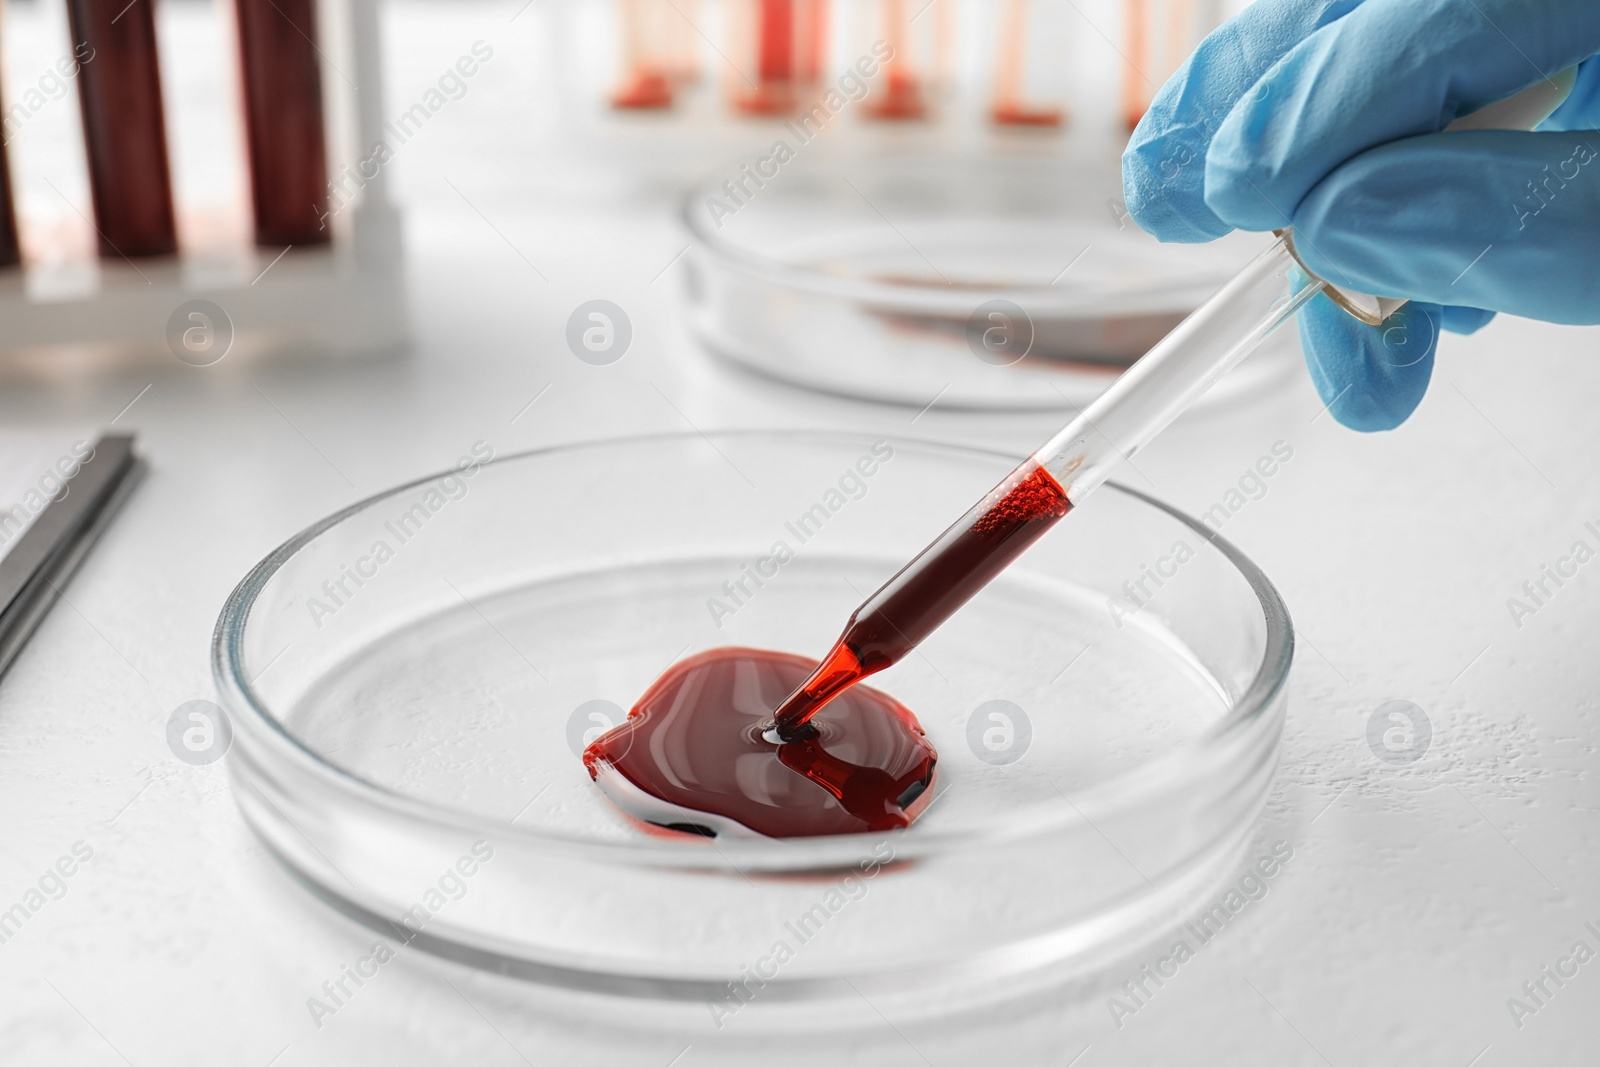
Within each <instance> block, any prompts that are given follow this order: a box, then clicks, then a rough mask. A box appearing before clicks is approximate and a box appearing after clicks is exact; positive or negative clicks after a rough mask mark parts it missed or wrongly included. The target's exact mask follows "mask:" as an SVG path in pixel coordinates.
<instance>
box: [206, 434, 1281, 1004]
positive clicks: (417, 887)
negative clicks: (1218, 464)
mask: <svg viewBox="0 0 1600 1067" xmlns="http://www.w3.org/2000/svg"><path fill="white" fill-rule="evenodd" d="M1014 462H1015V457H1010V456H1005V455H1001V454H998V453H994V452H986V451H979V450H973V449H967V448H957V447H949V446H944V445H938V444H932V443H927V442H922V441H915V440H905V439H898V438H896V439H885V438H874V437H870V436H855V435H850V434H821V433H805V434H794V433H760V432H753V433H729V434H711V435H706V436H699V435H684V436H662V437H649V438H639V439H630V440H616V441H607V442H600V443H592V444H580V445H572V446H568V447H561V448H553V449H548V450H543V451H536V452H527V453H522V454H518V455H513V456H507V457H504V458H500V459H495V460H493V461H492V462H485V463H483V464H481V465H473V466H469V467H468V469H466V470H454V471H450V472H446V473H445V474H442V475H439V476H436V477H433V478H429V479H424V480H422V481H417V482H413V483H411V484H409V485H404V486H401V487H399V488H396V489H393V490H391V491H389V492H386V493H382V494H380V495H378V496H375V497H372V498H371V499H368V500H365V501H363V502H361V503H359V504H356V505H354V506H352V507H350V508H348V509H346V510H344V511H341V512H339V513H338V514H336V515H333V516H330V517H329V518H327V519H325V520H323V521H322V522H319V523H317V524H316V525H315V526H313V527H311V528H309V529H307V530H305V531H304V532H303V533H301V534H299V535H297V536H295V537H294V538H292V539H291V540H289V541H288V542H286V543H285V544H284V545H282V546H281V547H280V548H278V549H277V550H276V551H274V552H273V553H272V554H271V555H269V556H268V557H267V558H266V559H264V560H263V561H262V562H261V563H260V564H258V565H257V566H256V567H255V568H254V569H253V570H252V571H251V572H250V573H249V574H248V575H247V576H246V577H245V578H244V580H243V581H242V582H241V583H240V585H239V586H238V588H237V589H236V590H235V591H234V592H233V594H232V595H231V597H230V598H229V600H228V602H227V604H226V605H225V607H224V609H223V611H222V614H221V617H220V618H219V620H218V623H217V627H216V633H215V639H214V647H213V664H214V670H215V674H216V679H217V684H218V687H219V691H220V693H221V695H222V699H223V702H224V704H225V707H226V709H227V711H228V712H229V715H230V718H231V720H232V725H233V730H234V742H233V745H232V748H231V749H230V751H229V753H228V756H227V759H228V762H229V769H230V774H231V776H232V779H233V782H234V785H235V795H236V798H237V800H238V803H239V805H240V807H241V808H242V810H243V812H244V814H245V816H246V819H247V821H248V823H249V824H250V825H251V827H253V829H254V831H255V832H256V833H257V834H258V835H259V836H260V838H261V839H262V840H263V841H264V842H265V844H266V845H267V846H268V847H269V848H270V850H271V851H272V852H273V853H275V854H276V855H277V856H278V857H279V859H281V861H282V862H283V863H284V864H285V865H286V866H287V867H288V868H289V870H290V871H291V872H293V873H294V874H295V875H296V876H297V877H298V878H299V880H300V881H302V882H303V883H304V884H305V885H307V886H308V887H310V888H311V889H312V890H313V891H315V892H316V893H317V894H318V895H320V896H321V897H323V898H324V899H325V900H327V901H328V902H329V903H331V904H333V905H334V906H336V907H337V908H339V909H340V910H342V911H344V912H345V913H346V914H348V915H351V916H352V917H354V918H356V919H358V920H360V921H362V922H364V923H366V924H368V925H370V926H372V927H373V928H375V929H377V930H379V931H381V932H382V933H384V934H385V935H386V936H390V937H395V936H398V937H400V938H401V939H402V940H404V941H406V942H408V943H409V944H411V945H413V946H415V947H418V948H421V949H424V950H426V951H430V952H433V953H437V954H439V955H442V956H446V957H449V958H451V959H454V960H458V961H463V962H466V963H469V964H472V965H475V966H479V967H482V968H485V969H488V970H492V971H497V972H500V973H503V974H507V975H513V976H517V977H521V978H526V979H532V980H535V981H540V982H546V983H552V984H555V985H558V986H561V987H565V988H569V989H577V990H584V991H603V992H607V993H613V994H621V995H631V996H637V997H647V998H658V999H661V1000H668V1001H670V1000H695V1001H714V1000H716V999H717V998H719V997H726V996H727V995H728V990H729V989H730V988H731V987H729V985H728V983H729V982H738V981H749V980H751V979H750V976H751V975H757V976H759V977H760V980H761V987H762V997H763V999H764V1000H766V1001H770V1002H773V1003H781V1002H784V1001H786V1000H791V999H796V998H798V999H815V998H828V997H834V996H843V997H854V996H856V995H857V994H858V993H865V994H868V995H872V996H877V995H880V994H882V995H907V994H913V993H915V991H917V990H920V989H927V988H930V987H933V986H938V987H941V988H942V989H946V990H948V989H952V988H954V989H960V988H976V989H990V988H994V987H995V984H996V983H997V982H999V981H1000V980H1001V979H1007V980H1017V981H1024V982H1033V981H1036V980H1039V979H1042V978H1049V979H1051V980H1054V979H1056V978H1058V977H1060V976H1063V975H1072V974H1077V973H1080V972H1083V971H1084V970H1085V969H1087V968H1094V967H1097V966H1101V965H1103V963H1104V962H1106V961H1108V960H1110V959H1113V958H1118V957H1120V956H1121V955H1122V954H1123V953H1124V952H1127V951H1132V950H1135V949H1137V948H1140V947H1142V946H1143V944H1144V943H1145V939H1146V938H1149V937H1153V936H1155V935H1156V934H1159V933H1162V932H1164V931H1165V930H1166V929H1169V928H1170V927H1169V926H1168V925H1165V924H1169V923H1170V922H1172V921H1175V920H1176V919H1177V918H1178V917H1180V916H1181V915H1183V914H1184V908H1185V906H1186V905H1187V904H1189V903H1190V902H1193V901H1196V900H1200V899H1204V898H1205V895H1206V893H1207V892H1209V890H1210V889H1211V888H1212V887H1213V886H1214V885H1216V884H1220V882H1221V881H1222V880H1223V879H1224V878H1226V877H1227V876H1229V875H1231V874H1232V873H1234V871H1233V864H1234V863H1235V862H1236V860H1237V853H1238V852H1239V850H1241V849H1242V847H1243V845H1244V842H1245V841H1246V839H1247V835H1248V833H1249V831H1250V829H1251V826H1252V823H1253V820H1254V818H1255V815H1256V813H1257V811H1258V810H1259V808H1260V806H1261V804H1262V802H1263V799H1264V797H1265V795H1266V790H1267V788H1268V785H1269V783H1270V779H1271V776H1272V773H1273V769H1274V767H1275V765H1276V761H1277V755H1278V748H1279V741H1280V737H1281V731H1282V723H1283V715H1284V706H1285V705H1284V681H1285V677H1286V674H1287V671H1288V667H1289V662H1290V656H1291V648H1292V635H1291V630H1290V625H1289V619H1288V616H1287V614H1286V612H1285V609H1284V605H1283V603H1282V601H1281V600H1280V598H1279V596H1278V594H1277V592H1276V591H1275V590H1274V589H1273V587H1272V585H1271V584H1270V583H1269V582H1268V581H1267V579H1266V578H1265V577H1264V576H1263V575H1262V573H1261V572H1260V571H1259V570H1258V569H1257V568H1256V567H1255V566H1254V565H1253V564H1251V563H1250V562H1249V561H1248V560H1247V559H1246V558H1245V557H1244V556H1243V555H1241V554H1240V553H1239V552H1238V550H1236V549H1235V548H1233V547H1232V546H1231V545H1229V544H1228V543H1227V542H1226V541H1223V540H1222V539H1221V538H1218V537H1216V536H1214V535H1213V534H1212V533H1211V532H1210V531H1209V530H1208V529H1207V528H1206V527H1205V526H1204V525H1203V524H1201V523H1199V522H1197V521H1195V520H1193V519H1190V518H1187V517H1185V516H1183V515H1181V514H1179V513H1178V512H1176V511H1174V510H1172V509H1171V508H1168V507H1167V506H1165V505H1163V504H1161V503H1158V502H1157V501H1154V500H1152V499H1150V498H1148V497H1146V496H1144V495H1142V494H1140V493H1138V492H1135V491H1134V490H1131V489H1127V488H1124V487H1121V486H1117V485H1108V486H1107V487H1106V488H1105V489H1104V491H1103V492H1101V493H1099V494H1098V495H1097V496H1095V497H1094V498H1093V500H1092V501H1090V502H1089V503H1088V504H1087V505H1086V506H1084V507H1083V508H1080V509H1078V510H1077V511H1075V512H1074V513H1073V514H1072V516H1071V517H1070V519H1069V520H1068V521H1065V522H1063V523H1061V524H1060V525H1059V526H1058V527H1056V528H1055V529H1054V530H1052V531H1050V532H1049V533H1048V534H1047V535H1046V536H1045V537H1044V538H1043V539H1042V540H1041V541H1040V542H1039V543H1038V544H1037V545H1035V546H1034V547H1033V549H1032V550H1031V551H1030V552H1029V553H1028V555H1027V556H1026V557H1024V558H1023V559H1022V560H1021V561H1019V563H1017V564H1016V565H1015V566H1014V567H1013V568H1012V569H1011V570H1010V571H1008V572H1007V573H1006V574H1004V575H1002V576H1001V577H1000V578H999V579H997V580H996V581H995V582H994V583H993V584H992V585H991V586H990V587H988V588H987V589H985V590H984V591H983V592H981V593H980V594H979V595H978V596H977V597H975V598H974V599H973V600H972V601H971V602H970V603H969V604H968V606H967V607H966V608H965V609H963V610H962V611H961V612H960V613H958V614H957V615H956V616H955V617H954V618H952V619H951V620H950V621H949V622H948V623H947V624H946V625H945V627H943V628H942V629H941V630H940V631H938V632H937V633H936V634H935V635H934V636H933V637H932V638H930V639H929V640H928V641H927V642H925V644H924V645H923V646H922V647H921V649H920V650H919V651H918V653H917V654H915V655H913V656H911V657H908V659H907V660H906V661H905V662H903V663H901V664H898V665H897V666H895V667H893V668H891V669H890V670H889V671H886V672H884V673H883V674H880V675H878V676H877V677H876V678H875V679H874V681H873V682H872V684H874V685H876V686H878V687H879V688H881V689H883V690H885V691H887V692H889V693H891V694H892V695H894V696H895V697H897V698H898V699H900V700H901V701H902V702H904V703H905V704H906V705H907V706H909V707H910V708H912V709H913V710H914V711H915V712H916V713H917V714H918V715H919V717H920V718H921V721H922V723H923V725H924V726H925V727H926V729H927V731H928V734H929V737H930V738H931V739H932V740H933V742H934V743H935V744H936V745H937V747H938V749H939V751H940V754H941V760H940V764H939V770H938V781H937V783H936V786H935V788H936V789H937V790H938V794H937V796H936V799H935V800H934V801H933V803H932V805H931V806H930V807H929V808H928V809H927V811H926V812H925V814H924V815H923V816H922V817H921V818H920V819H919V820H918V821H917V822H916V823H915V824H914V825H913V826H912V827H910V828H909V829H906V830H903V831H898V832H894V833H888V834H883V835H850V836H842V837H832V838H808V839H804V840H788V841H785V840H773V839H765V838H757V839H734V838H727V839H721V840H706V839H702V838H698V837H691V836H687V835H682V834H675V833H671V832H669V831H661V830H654V829H651V828H647V827H644V826H642V825H640V824H638V823H634V822H631V821H630V820H628V819H627V818H626V817H624V816H623V815H621V814H620V813H619V812H618V811H617V810H616V809H614V808H613V807H611V806H610V804H609V803H608V802H607V801H606V800H605V799H603V797H602V796H601V795H600V793H599V791H598V790H597V789H596V788H595V787H594V785H593V784H592V783H591V782H590V781H589V779H588V775H587V773H586V772H585V771H584V769H583V767H582V765H581V762H580V760H579V758H578V755H577V752H578V749H579V748H580V746H581V745H582V743H583V740H584V734H585V733H586V732H587V731H590V730H594V729H598V728H601V727H603V726H605V725H607V724H608V723H609V722H611V721H615V720H616V719H617V718H618V717H620V715H621V714H623V711H622V709H624V708H626V707H627V706H629V704H630V703H631V702H632V700H633V699H634V698H635V697H636V696H638V695H639V694H640V693H642V692H643V690H644V689H645V688H646V686H647V685H648V684H649V683H650V682H651V681H652V680H653V679H654V678H655V677H656V676H657V675H658V674H659V673H660V672H661V671H662V670H664V669H665V668H666V667H667V666H668V665H669V664H671V663H673V662H674V661H676V660H677V659H679V658H680V657H682V656H684V655H687V654H690V653H692V652H695V651H698V650H700V649H704V648H710V647H716V646H720V645H729V644H743V645H754V646H761V647H770V648H777V649H786V650H797V651H802V652H811V653H813V654H820V652H821V651H823V650H825V649H826V648H827V647H828V645H829V644H830V642H831V641H832V639H833V638H834V637H835V636H836V635H837V632H838V630H839V629H840V627H841V626H842V624H843V622H844V620H845V618H846V616H847V615H848V614H849V612H850V611H851V610H852V609H853V608H854V606H855V605H856V603H857V602H858V600H859V599H860V598H861V596H862V595H863V594H864V593H866V592H868V591H870V589H871V587H872V586H873V585H874V584H875V583H877V582H879V581H881V580H883V579H884V578H886V577H887V576H888V575H889V574H890V573H891V572H892V571H893V570H894V569H896V568H897V567H898V566H899V565H900V564H901V563H903V562H904V561H905V560H906V559H907V558H909V556H910V555H911V554H912V553H913V552H914V551H915V550H916V549H918V548H920V547H921V546H922V545H923V544H924V543H925V542H926V541H927V540H929V539H930V538H931V537H932V536H933V535H934V534H936V533H937V532H938V531H939V530H940V529H941V528H942V527H943V526H944V525H945V524H946V523H947V522H948V521H949V520H950V518H951V516H955V515H959V514H960V513H961V512H962V511H963V509H964V508H965V507H966V506H967V505H968V504H970V502H971V501H972V500H974V499H976V498H977V497H978V496H979V494H980V493H982V492H983V491H985V490H986V489H988V488H989V487H990V486H991V485H993V484H994V483H995V482H997V481H998V480H999V478H1000V477H1001V476H1002V475H1003V474H1004V473H1006V471H1007V470H1009V468H1010V467H1011V465H1012V464H1013V463H1014ZM780 546H782V550H780ZM1125 583H1126V584H1125ZM1140 590H1144V594H1140ZM1130 591H1131V592H1132V594H1133V595H1135V596H1137V597H1138V600H1139V603H1135V602H1134V601H1133V600H1131V599H1129V595H1130ZM780 944H781V945H782V946H784V948H782V949H780V948H779V947H778V946H780ZM775 955H777V956H782V957H783V958H782V959H781V960H779V961H776V962H775V959H774V957H775Z"/></svg>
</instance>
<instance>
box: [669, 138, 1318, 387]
mask: <svg viewBox="0 0 1600 1067" xmlns="http://www.w3.org/2000/svg"><path fill="white" fill-rule="evenodd" d="M763 164H764V165H763ZM762 174H767V175H769V177H768V178H765V179H763V178H762ZM757 182H761V184H759V185H758V184H757ZM681 213H682V218H683V221H684V224H685V225H686V226H687V227H688V230H689V232H690V233H691V235H692V236H693V238H694V243H693V246H692V258H691V259H690V260H689V263H690V267H689V270H688V272H687V277H688V282H687V291H688V306H689V315H688V321H689V324H690V328H691V329H692V331H693V332H694V334H695V336H696V337H697V338H698V339H699V340H700V341H701V342H702V343H703V344H705V345H706V346H707V347H708V348H709V349H710V350H711V351H712V352H714V353H716V354H717V355H719V356H721V357H723V358H725V359H727V360H729V361H731V362H733V363H735V364H737V365H739V366H742V367H744V368H746V369H749V370H753V371H755V372H757V373H760V374H763V375H765V376H768V377H772V378H777V379H779V380H782V381H785V382H788V383H790V384H794V385H800V386H805V387H807V388H810V389H816V390H820V391H823V392H828V393H835V394H842V395H848V396H854V397H862V398H867V399H871V400H878V401H885V402H890V403H900V404H909V405H915V406H917V407H919V408H920V407H922V406H923V405H926V404H927V403H929V401H930V399H932V398H934V397H936V396H937V397H938V401H939V403H940V405H941V406H943V407H952V408H961V407H965V408H989V409H992V408H1002V409H1005V408H1010V409H1027V408H1039V409H1044V408H1063V407H1073V406H1079V405H1081V404H1083V403H1085V402H1086V401H1088V400H1091V399H1093V398H1094V397H1095V396H1096V395H1098V394H1099V393H1100V391H1101V390H1103V389H1104V388H1105V387H1106V386H1107V385H1109V384H1110V383H1111V381H1112V380H1113V379H1114V378H1115V377H1116V375H1117V374H1118V373H1119V372H1120V371H1121V370H1122V369H1123V368H1125V367H1126V366H1128V364H1130V363H1131V362H1133V360H1135V359H1137V358H1138V357H1139V356H1141V355H1143V354H1144V352H1145V351H1146V350H1148V349H1149V348H1150V346H1151V345H1153V344H1154V343H1155V342H1156V341H1158V340H1160V339H1161V338H1162V337H1163V336H1165V335H1166V334H1167V333H1168V332H1169V331H1170V330H1171V329H1172V328H1173V327H1174V326H1176V325H1177V324H1178V323H1179V322H1181V321H1182V320H1183V318H1184V316H1185V315H1187V314H1188V313H1189V312H1191V311H1193V310H1194V309H1195V308H1196V307H1197V306H1198V305H1199V304H1200V302H1201V301H1203V300H1204V299H1205V298H1206V297H1208V296H1210V295H1211V294H1212V293H1213V292H1215V291H1216V290H1217V289H1218V288H1219V287H1220V286H1221V285H1222V283H1223V282H1225V281H1226V280H1227V279H1228V278H1230V277H1232V275H1233V274H1234V273H1236V272H1237V271H1238V270H1239V268H1240V267H1242V266H1243V265H1244V264H1245V263H1247V262H1249V260H1250V259H1251V258H1252V257H1253V256H1254V255H1255V254H1256V253H1257V252H1259V251H1260V248H1259V247H1258V246H1259V245H1260V244H1261V240H1260V236H1259V235H1251V234H1233V235H1230V236H1229V237H1227V238H1224V239H1223V240H1221V241H1217V242H1213V243H1211V244H1207V245H1163V244H1161V243H1160V242H1158V241H1156V239H1155V238H1153V237H1151V236H1150V235H1148V234H1146V233H1145V232H1144V231H1142V230H1140V229H1139V228H1138V226H1136V225H1135V224H1134V223H1133V222H1132V221H1131V220H1130V219H1129V218H1128V215H1127V211H1126V209H1125V208H1124V207H1123V205H1122V201H1121V188H1120V176H1119V171H1118V170H1117V168H1116V167H1115V166H1106V165H1103V164H1101V165H1097V164H1092V163H1088V162H1082V161H1079V162H1076V163H1074V162H1069V161H1064V160H1060V159H1050V158H1033V157H1004V156H988V157H978V158H963V157H948V158H947V157H939V158H901V157H882V158H877V159H871V160H866V161H859V162H854V163H849V164H846V163H840V162H831V161H825V160H823V161H817V162H811V161H810V160H809V159H808V158H807V157H805V156H803V155H802V156H800V157H799V158H797V159H794V160H792V161H790V162H788V163H787V164H784V165H783V166H781V167H780V166H778V165H777V164H776V162H774V161H773V160H772V158H771V157H767V159H766V160H764V161H763V160H756V161H754V162H747V163H746V164H744V165H741V166H739V167H735V168H727V173H726V174H719V175H717V176H716V177H714V178H711V179H708V180H707V181H706V182H705V183H703V184H702V185H700V186H698V187H696V188H694V189H692V190H691V191H690V192H689V193H688V194H687V195H686V196H685V198H684V200H683V203H682V206H681ZM1291 349H1292V342H1290V341H1289V339H1288V334H1287V332H1286V333H1285V334H1284V335H1283V336H1282V337H1279V338H1274V339H1272V340H1271V341H1270V342H1269V344H1268V346H1267V347H1266V348H1264V349H1263V351H1262V352H1261V353H1258V354H1257V356H1256V357H1253V358H1252V360H1251V361H1249V362H1247V363H1246V364H1245V365H1244V366H1243V367H1241V368H1240V369H1239V371H1237V372H1236V373H1235V374H1233V375H1230V376H1229V378H1228V379H1227V381H1225V382H1224V383H1223V384H1222V385H1221V386H1219V387H1218V389H1217V390H1216V391H1214V393H1213V397H1214V398H1215V397H1226V396H1227V395H1228V394H1229V392H1239V391H1247V390H1252V389H1255V388H1261V387H1263V386H1264V385H1267V384H1269V383H1271V382H1276V381H1279V380H1281V378H1282V374H1281V373H1274V372H1275V371H1277V372H1281V371H1282V370H1283V369H1284V368H1285V367H1287V366H1288V365H1289V364H1290V362H1291V361H1289V360H1285V359H1283V358H1282V357H1283V355H1284V353H1285V352H1286V351H1289V350H1291Z"/></svg>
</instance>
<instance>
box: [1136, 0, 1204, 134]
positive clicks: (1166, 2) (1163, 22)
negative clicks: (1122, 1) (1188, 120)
mask: <svg viewBox="0 0 1600 1067" xmlns="http://www.w3.org/2000/svg"><path fill="white" fill-rule="evenodd" d="M1125 10H1126V21H1125V23H1124V35H1125V41H1124V52H1125V59H1126V62H1125V63H1124V65H1123V71H1122V117H1123V121H1124V122H1126V123H1127V126H1128V128H1129V129H1130V130H1131V129H1133V128H1134V127H1135V126H1137V125H1138V124H1139V120H1140V119H1142V118H1144V113H1145V111H1146V109H1148V108H1149V107H1150V101H1151V99H1152V98H1153V97H1154V96H1155V92H1156V90H1157V89H1158V88H1160V86H1161V83H1162V82H1164V81H1166V80H1167V79H1168V78H1170V77H1171V76H1172V75H1173V74H1174V73H1176V71H1177V69H1178V68H1179V67H1180V66H1182V65H1183V61H1184V60H1185V59H1186V58H1188V55H1189V53H1190V52H1192V51H1193V50H1194V48H1195V46H1196V45H1198V44H1199V43H1200V40H1201V39H1202V38H1203V37H1205V35H1206V34H1208V33H1210V32H1211V30H1212V29H1213V28H1214V27H1215V26H1216V24H1217V22H1218V12H1217V10H1216V5H1215V3H1214V2H1212V0H1127V3H1126V7H1125Z"/></svg>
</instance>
